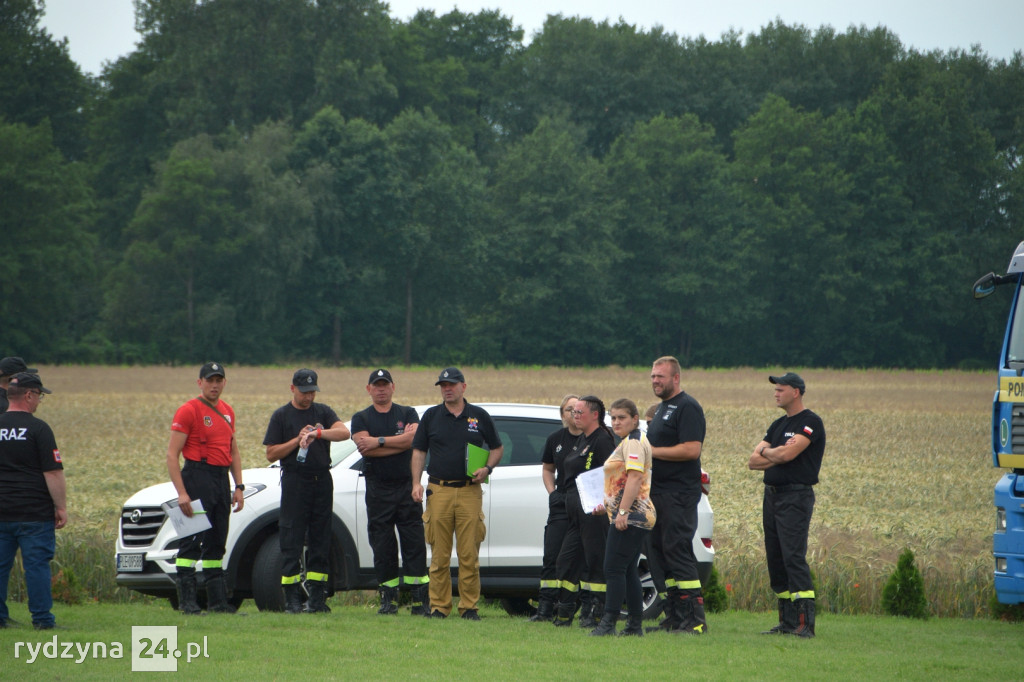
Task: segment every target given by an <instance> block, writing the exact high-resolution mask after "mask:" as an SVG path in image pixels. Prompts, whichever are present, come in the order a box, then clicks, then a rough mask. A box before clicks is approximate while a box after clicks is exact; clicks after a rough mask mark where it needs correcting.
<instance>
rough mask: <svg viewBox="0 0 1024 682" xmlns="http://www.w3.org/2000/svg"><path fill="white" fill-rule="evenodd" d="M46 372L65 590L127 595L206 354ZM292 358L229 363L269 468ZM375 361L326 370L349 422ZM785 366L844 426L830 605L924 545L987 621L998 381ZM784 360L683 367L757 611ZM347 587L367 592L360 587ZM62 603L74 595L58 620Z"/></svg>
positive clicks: (936, 579)
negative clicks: (119, 550) (129, 522)
mask: <svg viewBox="0 0 1024 682" xmlns="http://www.w3.org/2000/svg"><path fill="white" fill-rule="evenodd" d="M40 369H41V374H42V377H43V379H44V382H45V384H46V385H47V386H48V387H51V388H52V389H53V391H54V394H53V395H52V396H48V397H47V399H46V400H45V402H44V403H43V405H42V408H41V410H40V411H39V413H38V416H40V417H41V418H42V419H45V420H46V421H48V422H49V423H50V424H51V425H52V426H53V428H54V431H55V432H56V435H57V440H58V444H59V445H60V448H61V451H62V454H63V458H64V462H65V467H66V473H67V481H68V498H69V512H70V516H71V521H70V523H69V525H68V527H67V528H66V529H65V530H62V531H61V532H60V533H58V537H59V540H58V543H59V546H58V555H57V561H56V564H57V569H58V571H62V572H61V573H59V575H60V578H59V581H58V586H57V587H58V592H59V594H61V595H62V596H63V597H66V598H67V599H68V600H69V601H76V600H77V601H81V602H90V601H96V600H99V601H101V602H107V601H125V600H127V599H129V595H128V593H126V592H125V591H123V590H120V589H119V588H117V587H116V586H115V585H114V584H113V573H114V571H113V566H112V564H113V551H114V538H115V534H116V527H117V525H116V524H117V519H118V515H119V512H120V509H121V505H122V503H123V502H124V500H125V499H126V498H127V497H128V496H129V495H131V494H132V493H133V492H135V491H136V490H138V489H139V488H142V487H143V486H146V485H150V484H153V483H157V482H160V481H164V480H166V478H167V472H166V468H165V459H164V458H165V453H166V447H167V438H168V434H169V425H170V418H171V416H172V414H173V412H174V410H175V408H177V407H178V405H180V404H181V403H182V402H183V401H184V400H186V399H188V398H190V397H192V396H194V395H195V394H196V392H197V387H196V373H197V371H198V368H197V367H185V368H169V367H153V368H132V367H41V368H40ZM293 369H294V368H276V369H275V368H244V367H243V368H233V367H228V385H227V390H226V392H225V396H224V397H225V400H227V401H228V402H230V403H231V404H232V405H233V406H234V408H235V411H236V413H237V416H238V425H239V426H238V428H239V440H240V445H241V450H242V456H243V463H244V465H245V466H248V467H253V466H263V465H265V464H266V461H265V459H264V456H263V450H264V449H263V446H262V445H261V442H262V439H263V433H264V430H265V428H266V423H267V420H268V418H269V416H270V414H271V412H272V411H273V409H274V408H275V407H277V406H279V405H281V404H283V403H284V402H286V401H287V400H288V395H289V394H288V385H289V383H290V380H291V375H292V371H293ZM370 369H371V368H358V369H353V368H346V369H324V370H322V371H321V372H320V382H319V383H320V386H321V388H322V389H323V393H322V394H321V397H320V399H321V400H322V401H323V402H325V403H327V404H330V405H332V406H333V407H334V408H335V409H336V410H337V411H338V412H339V414H340V415H341V416H342V417H343V418H345V419H347V418H349V417H350V416H351V415H352V413H353V412H354V411H356V410H358V409H361V408H363V407H365V405H366V404H368V399H367V395H366V392H365V383H366V377H367V375H368V374H369V370H370ZM786 369H796V370H797V371H799V372H801V374H802V375H803V377H804V378H805V380H806V381H807V383H808V392H807V396H806V399H805V403H806V405H807V406H808V407H810V408H811V409H814V410H815V411H817V412H818V413H819V414H820V415H821V416H822V418H823V419H824V422H825V427H826V430H827V433H828V447H827V450H826V455H825V461H824V465H823V468H822V474H821V484H820V485H819V486H818V488H817V498H818V503H817V507H816V510H815V519H814V523H813V527H812V532H811V542H810V559H811V564H812V568H813V569H814V571H815V574H816V577H817V581H818V584H817V589H818V596H819V612H822V613H824V614H829V613H832V614H866V615H872V614H881V606H880V602H881V597H880V595H881V590H882V586H883V584H884V582H885V579H886V578H887V577H888V575H889V574H890V573H891V571H892V570H893V567H894V566H895V562H896V558H897V556H898V555H899V553H900V552H901V551H902V550H903V549H905V548H910V549H911V550H912V551H913V552H914V553H915V555H916V556H917V562H918V566H919V567H920V568H921V570H922V573H923V574H924V578H925V588H926V590H927V593H928V597H929V600H930V605H931V612H932V613H933V614H934V615H937V616H948V617H956V618H964V617H966V618H978V617H982V618H983V617H987V616H988V615H989V601H990V599H991V597H992V594H993V590H992V575H991V572H992V558H991V533H992V530H993V527H994V523H995V514H994V510H993V507H992V487H993V484H994V483H995V481H996V480H997V479H998V478H999V476H1000V475H1001V472H1000V471H999V470H997V469H995V468H993V467H992V465H991V455H990V451H989V438H990V436H989V433H988V428H989V419H990V410H991V399H992V391H993V389H994V388H995V380H994V378H993V377H992V376H991V375H990V374H988V373H972V372H938V371H933V372H909V371H856V370H851V371H842V372H837V371H831V370H815V369H801V368H786ZM392 370H393V373H394V375H395V379H396V382H397V389H398V392H397V394H396V399H397V400H398V401H400V402H404V403H406V404H418V403H435V402H437V400H438V393H437V389H436V388H435V387H434V385H433V383H434V381H435V379H436V377H437V371H438V368H411V369H402V368H392ZM464 370H465V372H466V375H467V380H468V385H469V388H468V391H467V399H469V400H470V401H475V402H484V401H512V402H536V403H557V402H558V401H559V400H560V399H561V397H562V395H563V394H565V393H567V392H574V393H595V394H597V395H599V396H601V397H602V398H604V399H605V401H606V403H610V402H611V401H612V400H614V399H616V398H619V397H629V398H632V399H634V400H635V401H636V402H637V403H638V404H639V405H640V406H641V408H644V407H646V406H647V405H649V404H651V403H652V402H654V397H653V395H652V394H651V390H650V382H649V379H648V374H649V368H647V367H636V368H619V367H612V368H604V369H562V368H540V367H538V368H520V369H494V368H464ZM770 371H771V372H776V373H777V372H778V371H779V368H771V370H770ZM768 373H769V370H768V369H764V370H754V369H737V370H700V371H697V370H693V371H686V372H684V375H683V388H684V389H685V390H686V391H687V392H689V393H691V394H692V395H694V396H695V397H696V398H697V399H698V400H699V401H700V402H701V404H702V405H703V406H704V409H705V412H706V415H707V420H708V430H707V439H706V441H705V447H704V454H703V457H702V463H703V466H704V468H705V469H706V470H707V471H708V472H709V473H710V475H711V480H712V484H711V504H712V506H713V507H714V510H715V537H714V542H715V546H716V548H717V552H718V554H717V557H716V566H717V567H718V570H719V572H720V574H721V579H722V582H723V583H725V585H726V588H727V590H728V593H729V595H730V598H731V604H732V605H733V606H734V607H735V608H739V609H744V610H752V611H763V610H766V609H770V608H773V607H774V601H773V599H774V598H773V595H772V594H771V591H770V589H769V588H768V584H767V574H766V571H765V569H764V552H763V548H762V544H761V542H762V538H761V528H760V495H761V483H760V475H759V474H756V473H754V472H751V471H749V470H747V468H746V461H747V457H748V455H749V454H750V451H751V448H752V447H753V446H754V444H756V443H757V442H758V441H759V440H760V438H761V437H762V436H763V435H764V431H765V429H766V428H767V426H768V424H769V423H770V421H771V420H772V419H774V418H775V417H776V416H777V413H778V410H777V408H775V407H774V404H773V402H772V387H771V385H770V384H769V383H768V381H767V375H768ZM537 485H538V486H540V485H541V482H540V481H539V480H538V482H537ZM537 532H538V534H540V533H541V532H542V529H540V528H538V529H537ZM10 589H11V596H12V598H14V599H20V598H21V597H22V593H23V584H22V582H21V579H20V575H19V574H18V573H17V571H16V573H15V578H14V579H12V581H11V585H10ZM340 599H342V597H335V598H334V599H333V600H332V603H335V602H338V601H339V600H340ZM345 600H347V601H348V602H349V603H351V602H352V598H351V596H349V597H346V598H345ZM355 601H358V599H356V600H355ZM250 609H252V607H251V604H250ZM61 612H62V608H61V607H60V606H58V618H59V619H61V618H63V616H62V613H61ZM256 618H257V620H259V619H262V618H263V616H262V615H260V616H256ZM701 646H702V645H701ZM489 653H490V655H494V652H489ZM485 658H486V657H485Z"/></svg>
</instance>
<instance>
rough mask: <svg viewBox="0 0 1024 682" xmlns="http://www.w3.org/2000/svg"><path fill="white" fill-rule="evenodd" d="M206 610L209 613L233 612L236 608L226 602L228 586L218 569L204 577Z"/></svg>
mask: <svg viewBox="0 0 1024 682" xmlns="http://www.w3.org/2000/svg"><path fill="white" fill-rule="evenodd" d="M206 610H207V611H209V612H210V613H234V612H235V611H237V610H238V609H237V608H236V607H235V606H233V605H231V604H230V603H228V586H227V583H226V582H225V581H224V574H223V573H222V572H220V571H217V572H216V573H213V574H212V575H210V576H209V577H207V579H206Z"/></svg>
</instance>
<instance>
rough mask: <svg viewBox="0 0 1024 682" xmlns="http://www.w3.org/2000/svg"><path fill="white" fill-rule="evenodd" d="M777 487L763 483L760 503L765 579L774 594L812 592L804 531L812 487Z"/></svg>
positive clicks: (810, 510) (811, 504)
mask: <svg viewBox="0 0 1024 682" xmlns="http://www.w3.org/2000/svg"><path fill="white" fill-rule="evenodd" d="M776 490H777V489H776V488H773V487H772V486H765V490H764V501H763V502H762V505H761V517H762V525H763V526H764V552H765V556H766V557H767V560H768V580H769V582H771V586H772V591H774V592H775V594H782V593H783V592H790V593H796V592H811V591H813V590H814V584H813V582H812V581H811V569H810V567H809V566H808V565H807V535H808V533H809V532H810V528H811V514H812V513H813V512H814V489H813V488H812V487H811V486H809V485H808V486H799V487H798V488H797V489H789V488H788V486H787V489H786V490H782V491H776ZM659 520H660V519H659Z"/></svg>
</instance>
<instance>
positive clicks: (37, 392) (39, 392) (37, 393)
mask: <svg viewBox="0 0 1024 682" xmlns="http://www.w3.org/2000/svg"><path fill="white" fill-rule="evenodd" d="M26 393H28V394H29V395H35V396H39V399H40V400H42V399H43V395H44V393H43V392H42V391H26Z"/></svg>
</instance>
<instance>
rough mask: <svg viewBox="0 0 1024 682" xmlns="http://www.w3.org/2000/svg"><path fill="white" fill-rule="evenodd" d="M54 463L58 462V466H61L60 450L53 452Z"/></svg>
mask: <svg viewBox="0 0 1024 682" xmlns="http://www.w3.org/2000/svg"><path fill="white" fill-rule="evenodd" d="M53 461H54V462H57V464H60V450H54V451H53Z"/></svg>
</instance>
